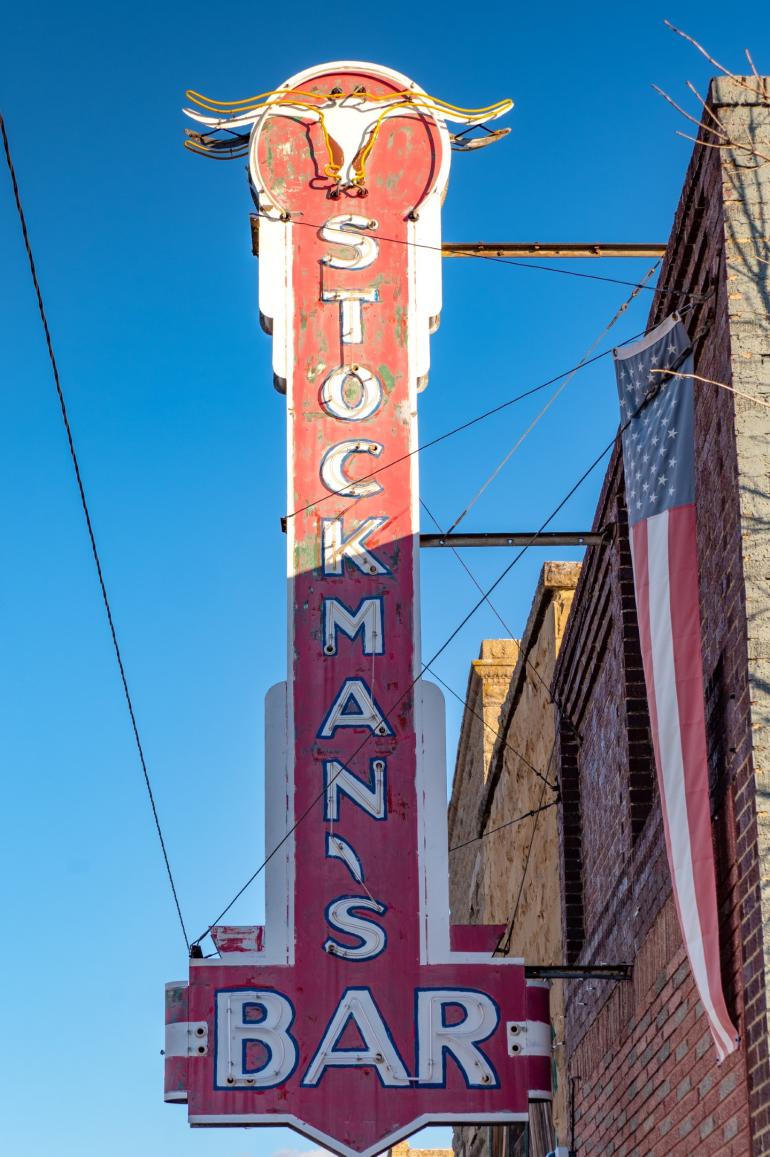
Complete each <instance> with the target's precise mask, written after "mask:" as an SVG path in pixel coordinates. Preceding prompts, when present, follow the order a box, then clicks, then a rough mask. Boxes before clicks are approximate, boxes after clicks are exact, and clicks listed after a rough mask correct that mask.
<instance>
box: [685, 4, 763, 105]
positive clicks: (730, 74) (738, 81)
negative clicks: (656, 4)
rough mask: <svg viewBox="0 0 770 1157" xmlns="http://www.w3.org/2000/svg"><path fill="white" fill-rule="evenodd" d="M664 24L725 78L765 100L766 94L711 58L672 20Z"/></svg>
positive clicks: (700, 45) (701, 46)
mask: <svg viewBox="0 0 770 1157" xmlns="http://www.w3.org/2000/svg"><path fill="white" fill-rule="evenodd" d="M663 23H664V24H665V25H666V27H667V28H670V29H671V31H672V32H675V33H676V34H677V36H681V37H682V39H683V40H686V41H687V42H688V43H689V44H692V46H693V48H697V50H698V52H700V54H701V56H705V58H706V60H707V61H708V62H709V64H713V65H714V68H718V69H719V71H720V72H721V73H723V74H724V76H727V77H729V78H730V80H732V81H734V82H735V83H736V84H737V85H739V86H740V87H741V88H745V89H748V91H749V92H753V93H754V95H755V96H758V97H760V98H761V99H762V100H764V99H765V94H764V93H763V92H761V91H760V90H759V89H758V88H755V87H754V85H753V84H749V83H748V82H747V81H746V80H744V79H743V77H742V76H736V75H735V73H734V72H730V69H729V68H725V66H724V65H723V64H720V63H719V61H718V60H715V59H714V57H713V56H711V55H710V53H708V52H707V51H706V49H705V48H704V47H703V45H702V44H699V43H698V41H697V40H695V38H694V37H692V36H688V34H687V33H686V32H682V30H681V28H677V27H676V25H674V24H672V23H671V21H670V20H664V21H663Z"/></svg>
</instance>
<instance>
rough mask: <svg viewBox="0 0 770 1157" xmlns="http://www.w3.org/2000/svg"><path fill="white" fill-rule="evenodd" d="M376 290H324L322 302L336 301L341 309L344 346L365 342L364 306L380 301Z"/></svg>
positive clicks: (322, 291) (341, 330) (341, 332)
mask: <svg viewBox="0 0 770 1157" xmlns="http://www.w3.org/2000/svg"><path fill="white" fill-rule="evenodd" d="M379 299H380V298H379V294H378V292H377V290H376V289H322V290H321V301H327V302H329V301H336V302H339V307H340V337H341V338H342V344H343V345H360V344H361V342H362V341H363V340H364V304H366V305H373V304H374V302H375V301H379Z"/></svg>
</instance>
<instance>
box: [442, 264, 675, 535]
mask: <svg viewBox="0 0 770 1157" xmlns="http://www.w3.org/2000/svg"><path fill="white" fill-rule="evenodd" d="M659 267H660V261H656V262H655V263H654V265H652V266H650V268H649V269H648V270H647V272H646V273H645V275H644V277H643V278H642V280H641V282H640V283H639V285H637V286H636V287H635V288H634V289H632V291H631V293H630V294H629V295H628V297H627V298H626V300H625V301H624V302H623V304H622V305H621V306H620V308H619V309H617V310H616V311H615V313H614V314H613V316H612V317H611V318H610V320H609V322H608V323H607V325H605V327H604V329H603V330H602V332H601V333H600V334H599V336H598V337H597V338H596V339H595V341H593V342H591V345H590V346H589V347H588V349H587V350H586V352H585V353H584V354H583V356H582V358H581V359H580V361H579V362H578V364H577V365H576V366H575V368H574V369H573V370H572V371H571V372H570V373H568V374H567V376H566V377H565V378H563V379H562V381H561V382H560V384H559V385H558V386H557V387H556V389H555V390H554V392H553V393H552V394H551V396H550V398H549V399H548V401H547V402H546V403H545V405H544V406H543V408H542V409H541V410H540V411H539V413H538V414H536V415H535V417H534V418H533V419H532V421H531V422H530V423H529V425H528V426H527V428H526V430H525V431H524V433H523V434H520V435H519V437H518V438H517V439H516V441H515V442H514V444H513V446H511V448H510V450H508V452H507V453H506V454H505V455H504V456H503V458H502V459H501V460H500V461H499V462H498V464H497V466H495V468H494V470H493V471H492V473H491V474H490V475H489V477H488V478H487V480H486V482H484V483H483V484H482V485H481V486H480V487H479V489H478V490H477V491H476V493H475V494H474V496H473V498H471V500H470V502H469V503H468V505H467V506H466V507H465V509H464V510H463V511H462V512H461V513H460V514H458V516H457V518H456V519H455V520H454V522H453V523H452V525H451V526H450V527H449V529H448V530H447V532H446V533H447V534H451V533H452V532H453V531H454V530H456V529H457V527H458V526H459V525H460V523H461V522H462V520H463V519H464V518H465V516H466V514H468V513H469V512H470V511H471V510H472V509H473V507H474V506H475V505H476V503H477V502H478V500H479V499H480V498H481V496H482V494H483V493H484V491H485V490H486V489H487V487H488V486H490V485H491V484H492V482H494V480H495V479H496V478H497V476H498V474H500V472H501V471H502V470H503V469H504V468H505V466H507V465H508V463H509V462H510V460H511V458H512V457H513V455H514V454H515V453H516V451H517V450H518V449H519V448H520V446H521V445H522V443H523V442H524V440H525V439H526V438H527V437H528V436H529V435H530V434H531V433H532V431H533V430H534V428H535V426H537V424H538V422H540V420H541V419H542V418H544V417H545V415H546V414H547V413H548V411H549V410H550V408H551V406H552V405H553V404H554V402H555V401H556V400H557V398H558V397H559V396H560V395H561V394H562V393H563V391H564V390H565V389H566V388H567V386H568V385H569V384H570V382H571V381H572V379H573V378H574V376H575V374H576V373H577V372H578V370H580V369H582V368H583V366H584V365H585V363H586V362H587V361H588V359H589V358H590V356H591V354H592V353H593V352H594V350H595V349H596V347H597V346H598V345H599V344H600V342H602V341H603V340H604V338H605V337H606V336H607V334H608V333H609V332H610V330H611V329H612V327H613V326H614V325H615V324H616V323H617V322H618V321H619V320H620V318H621V317H622V316H623V314H624V313H625V312H626V310H627V309H628V307H629V305H631V303H632V301H633V300H634V298H635V297H638V295H639V294H640V293H641V291H642V289H644V288H645V283H646V282H648V281H649V280H650V278H651V277H652V276H653V274H654V273H655V272H656V271H657V270H658V268H659Z"/></svg>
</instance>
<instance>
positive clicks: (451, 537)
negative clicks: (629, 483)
mask: <svg viewBox="0 0 770 1157" xmlns="http://www.w3.org/2000/svg"><path fill="white" fill-rule="evenodd" d="M608 541H609V540H608V537H607V535H606V534H602V533H601V532H600V531H598V532H597V531H593V530H572V531H558V530H557V531H545V532H544V533H542V534H538V533H536V532H535V531H534V530H530V531H526V530H524V531H520V530H517V531H511V532H510V533H508V534H494V533H491V534H490V533H482V534H421V535H420V546H421V547H423V548H425V549H427V548H430V547H436V546H444V547H450V548H455V549H456V548H457V547H461V546H462V547H466V546H603V545H605V544H606V543H607V542H608Z"/></svg>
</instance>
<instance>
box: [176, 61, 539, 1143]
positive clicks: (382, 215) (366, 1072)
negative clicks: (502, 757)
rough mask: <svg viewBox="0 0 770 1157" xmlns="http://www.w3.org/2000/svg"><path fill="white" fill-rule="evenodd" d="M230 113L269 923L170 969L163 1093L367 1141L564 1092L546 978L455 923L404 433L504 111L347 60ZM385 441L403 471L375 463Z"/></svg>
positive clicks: (210, 1118)
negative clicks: (442, 95)
mask: <svg viewBox="0 0 770 1157" xmlns="http://www.w3.org/2000/svg"><path fill="white" fill-rule="evenodd" d="M208 103H209V105H213V103H214V102H208ZM221 107H222V106H215V107H214V109H213V113H214V115H213V118H212V119H213V122H214V123H212V124H210V125H208V129H209V133H207V134H203V135H202V136H201V137H200V138H198V139H197V140H196V139H195V138H188V141H192V142H193V144H194V146H195V149H194V151H199V150H198V146H199V145H200V143H201V140H202V139H203V137H207V136H209V135H210V131H211V130H214V129H220V128H222V127H223V126H224V125H225V123H226V124H227V126H228V131H230V132H234V133H240V131H241V130H242V129H248V130H249V133H248V137H247V138H246V137H245V136H244V138H243V139H242V140H240V139H238V140H236V138H235V137H233V138H231V139H233V140H236V146H235V148H236V150H241V151H242V152H244V153H246V152H247V153H248V156H249V171H250V175H251V181H252V184H253V187H254V192H255V195H256V198H257V200H258V204H259V209H260V213H261V214H262V216H263V220H262V230H261V237H260V269H259V274H260V286H259V298H260V312H261V315H262V318H263V322H264V324H265V328H266V329H267V330H268V332H270V333H271V334H272V341H273V369H274V373H275V377H276V380H277V382H278V384H279V388H280V389H281V391H282V392H283V393H285V395H286V415H287V440H288V486H289V495H288V500H289V506H288V508H289V509H291V510H294V511H296V512H297V514H296V515H295V516H294V517H292V518H291V519H290V520H289V521H288V525H287V551H288V575H289V580H288V583H289V647H288V678H287V681H286V683H284V684H279V685H278V686H276V687H274V688H273V689H272V690H271V691H270V692H269V693H268V696H267V703H266V736H267V751H266V760H265V791H266V828H267V841H266V843H267V848H268V849H269V850H270V849H273V848H277V849H278V850H277V852H276V854H275V855H274V856H272V858H271V859H270V861H269V864H268V866H267V869H266V919H265V925H264V927H262V926H259V927H249V928H241V929H238V928H234V927H232V926H228V927H219V928H215V929H213V930H212V936H213V938H214V942H215V944H216V945H217V946H218V949H219V956H218V957H216V958H211V959H193V960H191V961H190V974H189V980H188V981H186V982H184V983H179V984H173V985H170V986H168V992H167V1013H166V1019H167V1047H166V1098H167V1099H168V1100H170V1101H179V1102H183V1103H187V1105H188V1116H189V1121H190V1123H191V1124H192V1125H198V1126H202V1125H277V1124H286V1125H290V1126H292V1127H293V1128H295V1129H297V1130H298V1131H299V1132H301V1133H303V1134H305V1135H306V1136H308V1137H311V1138H313V1139H315V1140H317V1141H319V1142H320V1143H322V1144H323V1145H325V1146H327V1147H328V1148H330V1149H332V1150H334V1151H335V1152H337V1153H339V1154H341V1155H343V1157H354V1155H355V1154H361V1155H362V1157H371V1155H373V1154H376V1153H379V1152H381V1151H382V1150H383V1149H385V1148H387V1147H388V1146H389V1145H391V1144H393V1143H395V1142H396V1141H397V1140H399V1139H401V1138H403V1137H405V1136H408V1135H409V1134H410V1133H412V1132H414V1130H415V1129H417V1128H419V1127H421V1126H422V1125H424V1124H428V1123H431V1122H451V1121H466V1122H467V1121H478V1122H489V1123H494V1122H504V1121H520V1120H524V1119H526V1117H527V1112H528V1101H529V1100H530V1099H532V1098H538V1099H547V1098H548V1097H550V1025H549V1017H548V990H547V985H546V984H544V982H542V981H539V980H531V979H530V980H528V979H527V978H526V976H525V973H524V965H523V962H522V961H521V960H515V959H512V958H500V957H494V956H493V955H492V953H493V949H494V947H495V946H496V944H497V941H498V937H499V930H498V929H496V928H492V927H484V926H480V927H473V928H471V927H453V926H451V925H450V915H449V904H448V862H447V861H448V855H447V837H446V767H445V753H444V713H443V700H442V697H441V694H440V692H439V690H438V688H436V687H435V686H432V685H431V684H429V683H427V682H425V681H423V680H422V679H421V678H420V674H421V663H420V655H419V608H418V599H417V591H418V590H419V585H418V581H417V569H418V561H419V519H418V509H419V507H418V503H419V495H418V478H417V456H416V455H415V454H413V453H411V451H413V450H414V448H415V447H416V445H417V395H418V391H419V390H420V389H421V388H422V387H423V386H424V385H425V382H426V381H427V373H428V365H429V340H430V334H431V332H432V331H433V330H434V329H435V321H436V319H437V317H438V315H439V313H440V311H441V202H442V198H443V194H444V191H445V188H446V183H447V178H448V172H449V158H450V151H451V148H452V139H451V137H450V134H449V131H448V129H447V125H446V121H447V120H448V119H452V118H454V119H455V120H458V119H459V120H460V123H463V124H466V125H471V124H474V123H483V121H484V120H487V119H490V117H492V116H497V115H500V114H501V113H502V112H504V111H507V109H508V108H510V102H501V103H500V104H499V105H495V106H491V108H487V109H482V110H471V111H468V112H465V113H463V114H462V115H459V113H458V110H456V109H455V110H453V109H451V108H450V106H447V105H444V104H443V103H442V102H440V101H437V100H435V99H433V98H430V97H428V96H427V95H426V94H425V93H423V92H422V90H420V89H419V88H418V87H417V86H416V85H415V84H414V83H413V82H412V81H410V80H409V79H408V78H407V77H404V76H402V75H401V74H399V73H396V72H394V71H393V70H391V69H387V68H383V67H380V66H378V65H372V64H362V63H355V62H338V63H334V64H329V65H322V66H319V67H317V68H314V69H309V70H307V71H306V72H303V73H301V74H299V75H297V76H295V77H293V78H291V80H289V81H287V82H286V84H284V85H282V86H281V88H280V89H277V90H274V91H272V92H270V93H267V94H265V95H264V96H262V97H260V98H259V99H258V100H255V101H253V102H244V104H242V105H241V106H239V107H236V106H228V111H227V114H226V115H223V114H221V113H220V112H218V111H217V109H218V108H221ZM211 111H212V109H209V112H211ZM195 115H196V116H197V117H198V118H199V119H200V117H201V115H202V114H198V113H196V114H195ZM201 147H202V148H203V150H204V151H210V150H209V145H208V143H204V144H203V145H202V146H201ZM303 221H304V222H306V223H311V222H312V225H311V226H310V227H305V228H303V227H301V226H302V222H303ZM373 460H374V462H376V464H377V465H386V464H388V463H390V464H392V467H391V468H389V469H388V470H387V471H386V472H384V474H383V475H382V476H381V478H382V480H380V478H373V477H371V475H372V466H373V464H374V463H373ZM319 486H320V487H322V488H324V489H325V492H326V493H327V496H328V497H327V499H326V500H325V501H324V502H323V503H321V504H320V505H318V504H314V505H312V506H308V500H309V499H310V498H313V497H315V496H316V495H317V493H318V489H319Z"/></svg>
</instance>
